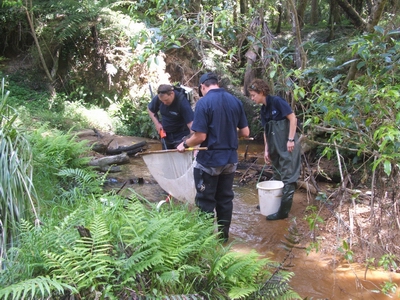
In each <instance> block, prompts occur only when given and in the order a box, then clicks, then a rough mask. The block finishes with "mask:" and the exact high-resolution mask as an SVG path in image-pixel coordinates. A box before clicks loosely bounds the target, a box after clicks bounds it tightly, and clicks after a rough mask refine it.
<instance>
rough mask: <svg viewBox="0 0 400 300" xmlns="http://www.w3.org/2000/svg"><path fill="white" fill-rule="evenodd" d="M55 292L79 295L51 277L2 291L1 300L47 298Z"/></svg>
mask: <svg viewBox="0 0 400 300" xmlns="http://www.w3.org/2000/svg"><path fill="white" fill-rule="evenodd" d="M53 291H56V292H58V293H65V292H66V291H70V292H71V293H77V290H76V289H75V288H74V287H72V286H70V285H68V284H65V283H63V282H60V281H58V280H55V279H51V278H49V277H44V276H39V277H36V278H33V279H28V280H25V281H21V282H19V283H16V284H12V285H9V286H7V287H5V288H3V289H0V298H1V299H5V300H7V299H9V297H10V299H13V300H14V299H15V300H17V299H27V298H28V296H29V297H30V298H37V297H39V298H46V297H48V296H51V293H52V292H53Z"/></svg>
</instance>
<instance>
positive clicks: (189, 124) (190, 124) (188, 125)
mask: <svg viewBox="0 0 400 300" xmlns="http://www.w3.org/2000/svg"><path fill="white" fill-rule="evenodd" d="M192 124H193V121H192V122H189V123H187V124H186V125H187V127H188V128H189V130H190V132H191V133H192V132H193V131H192Z"/></svg>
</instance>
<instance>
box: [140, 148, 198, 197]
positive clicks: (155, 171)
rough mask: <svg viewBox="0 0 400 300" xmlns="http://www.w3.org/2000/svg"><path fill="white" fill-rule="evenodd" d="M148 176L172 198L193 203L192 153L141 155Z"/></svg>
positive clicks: (194, 191) (194, 193)
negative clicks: (147, 170)
mask: <svg viewBox="0 0 400 300" xmlns="http://www.w3.org/2000/svg"><path fill="white" fill-rule="evenodd" d="M142 157H143V160H144V162H145V163H146V165H147V168H148V169H149V171H150V174H151V175H152V176H153V177H154V179H155V180H156V181H157V183H158V184H159V185H160V186H161V188H162V189H163V190H164V191H166V192H167V193H168V194H170V195H171V196H172V197H174V198H176V199H178V200H180V201H184V202H188V203H194V198H195V195H196V189H195V186H194V179H193V152H192V151H185V152H184V153H179V152H167V151H166V152H157V153H148V154H146V153H143V155H142Z"/></svg>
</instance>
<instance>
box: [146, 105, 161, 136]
mask: <svg viewBox="0 0 400 300" xmlns="http://www.w3.org/2000/svg"><path fill="white" fill-rule="evenodd" d="M147 112H148V114H149V116H150V119H151V120H152V121H153V123H154V126H155V127H156V130H157V132H160V130H161V129H162V128H163V126H162V124H161V122H160V121H159V120H158V118H157V114H155V113H153V112H152V111H151V110H150V109H149V108H147Z"/></svg>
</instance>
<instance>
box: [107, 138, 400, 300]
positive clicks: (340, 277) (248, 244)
mask: <svg viewBox="0 0 400 300" xmlns="http://www.w3.org/2000/svg"><path fill="white" fill-rule="evenodd" d="M160 148H161V147H160V145H159V144H158V143H152V144H150V149H149V150H159V149H160ZM244 153H246V154H247V155H253V156H255V157H261V158H262V153H263V145H259V144H256V143H248V142H246V144H241V146H240V149H239V156H240V157H243V155H244ZM242 171H243V170H242ZM110 176H111V177H112V176H113V175H112V174H111V175H110ZM115 176H118V178H125V181H126V178H129V179H130V180H129V182H128V183H127V184H125V186H124V187H123V188H124V190H126V189H128V188H130V189H133V190H134V191H135V192H136V193H137V194H139V195H142V196H143V197H144V198H146V199H148V200H149V201H152V202H153V201H154V202H158V201H161V200H165V199H166V196H167V194H166V193H165V192H164V191H163V190H162V189H161V187H160V186H159V185H158V184H157V183H156V181H155V180H154V178H152V176H151V174H150V173H149V171H148V169H147V166H146V164H145V163H144V161H143V159H142V158H141V157H140V156H135V157H132V158H131V163H130V164H128V165H124V166H123V170H122V173H121V174H118V175H115ZM114 182H115V183H114V184H113V185H114V187H115V188H116V189H118V188H121V186H122V184H123V182H121V181H120V180H118V179H114ZM142 182H143V183H142ZM237 182H238V180H237V179H236V178H235V183H234V192H235V199H234V208H233V218H232V224H231V228H230V238H229V242H232V250H233V251H238V252H243V253H247V252H250V251H251V250H252V249H255V250H256V251H257V252H258V253H259V254H261V255H263V256H265V257H268V258H270V259H271V260H274V261H278V262H281V261H283V260H284V258H285V257H286V256H287V254H288V252H287V251H286V250H284V249H283V245H282V241H284V240H285V235H287V234H288V228H289V226H290V225H291V222H293V219H296V218H297V219H301V218H302V217H303V216H304V211H305V208H306V206H307V205H308V200H307V194H306V192H305V191H304V190H296V193H295V196H294V201H293V207H292V210H291V212H290V216H289V218H288V219H285V220H279V221H267V220H266V219H265V216H263V215H262V214H261V213H260V211H259V210H257V209H256V206H257V204H258V203H259V199H258V190H257V188H256V187H255V184H254V183H251V182H250V183H248V184H246V185H243V186H239V185H238V184H237ZM139 183H141V184H139ZM173 201H177V200H173ZM163 205H165V204H163ZM284 265H285V269H286V270H289V271H292V272H294V274H295V275H294V277H293V278H292V280H291V282H290V285H291V287H292V288H293V290H294V291H296V292H297V293H298V294H299V295H300V296H301V297H302V298H303V299H304V298H306V297H307V299H330V300H342V299H354V300H356V299H357V300H358V299H376V300H381V299H391V297H389V296H385V295H383V294H382V293H379V287H380V286H381V285H382V284H383V282H384V281H389V280H390V279H391V280H392V282H395V283H396V284H397V285H398V286H400V274H397V273H393V272H392V273H388V272H380V271H372V270H368V272H366V270H365V266H363V265H361V264H356V263H354V264H344V263H342V262H341V258H340V257H335V256H334V257H332V256H330V255H326V254H324V253H321V252H318V253H315V251H313V252H311V253H310V254H308V255H307V253H306V251H305V250H304V249H294V250H293V252H292V253H291V254H290V256H289V258H288V259H286V260H285V263H284ZM389 276H391V277H389ZM396 295H400V289H399V288H397V291H396ZM395 298H396V297H395Z"/></svg>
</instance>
